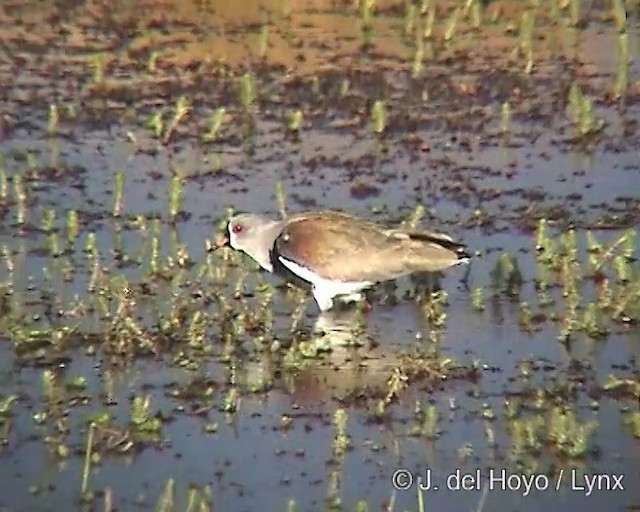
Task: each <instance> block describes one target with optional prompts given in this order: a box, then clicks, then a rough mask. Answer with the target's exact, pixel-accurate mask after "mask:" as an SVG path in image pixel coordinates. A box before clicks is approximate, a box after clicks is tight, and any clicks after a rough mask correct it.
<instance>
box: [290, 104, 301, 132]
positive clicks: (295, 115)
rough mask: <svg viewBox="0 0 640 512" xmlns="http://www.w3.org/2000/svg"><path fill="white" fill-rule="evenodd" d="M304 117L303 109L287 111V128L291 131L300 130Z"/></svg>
mask: <svg viewBox="0 0 640 512" xmlns="http://www.w3.org/2000/svg"><path fill="white" fill-rule="evenodd" d="M303 119H304V117H303V115H302V110H300V109H296V110H292V111H289V112H287V130H289V131H290V132H298V131H300V128H301V127H302V121H303Z"/></svg>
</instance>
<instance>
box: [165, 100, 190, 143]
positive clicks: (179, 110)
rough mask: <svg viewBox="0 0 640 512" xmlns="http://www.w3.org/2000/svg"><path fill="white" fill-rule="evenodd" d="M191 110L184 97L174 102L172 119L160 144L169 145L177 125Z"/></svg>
mask: <svg viewBox="0 0 640 512" xmlns="http://www.w3.org/2000/svg"><path fill="white" fill-rule="evenodd" d="M190 110H191V108H190V107H189V102H188V100H187V98H186V97H185V96H180V97H179V98H178V101H177V102H176V108H175V111H174V113H173V118H172V119H171V122H170V123H169V126H168V127H167V131H166V132H165V134H164V138H163V139H162V143H163V144H164V145H165V146H166V145H167V144H169V141H170V140H171V137H172V135H173V133H174V132H175V130H176V128H177V127H178V124H179V123H180V121H182V119H184V117H185V116H186V115H187V114H188V113H189V111H190Z"/></svg>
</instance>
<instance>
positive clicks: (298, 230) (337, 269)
mask: <svg viewBox="0 0 640 512" xmlns="http://www.w3.org/2000/svg"><path fill="white" fill-rule="evenodd" d="M399 233H400V232H393V231H387V230H385V229H383V228H381V227H380V226H378V225H377V224H374V223H372V222H367V221H364V220H361V219H357V218H355V217H351V216H349V215H346V214H342V213H338V212H319V213H309V214H303V215H299V216H295V217H292V218H290V219H289V221H288V223H287V226H286V228H285V229H284V230H283V232H282V234H281V235H280V236H279V237H278V239H277V240H276V244H275V248H276V252H277V254H278V255H280V256H282V257H284V258H286V259H289V260H291V261H294V262H295V263H297V264H299V265H302V266H303V267H306V268H308V269H310V270H312V271H313V272H315V273H316V274H318V275H319V276H321V277H324V278H327V279H336V280H341V281H371V282H377V281H386V280H388V279H394V278H396V277H399V276H401V275H405V274H410V273H412V272H416V271H420V270H427V271H432V270H442V269H444V268H447V267H450V266H451V265H453V264H454V263H456V262H457V260H458V256H457V255H456V253H455V252H453V251H451V250H450V249H447V248H446V247H444V246H443V245H442V244H441V242H439V241H437V240H435V239H428V240H425V239H423V240H420V239H418V238H417V237H415V238H414V237H412V236H409V235H407V234H402V235H399ZM445 236H446V235H445Z"/></svg>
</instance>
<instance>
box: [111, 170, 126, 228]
mask: <svg viewBox="0 0 640 512" xmlns="http://www.w3.org/2000/svg"><path fill="white" fill-rule="evenodd" d="M115 182H116V183H115V191H114V199H113V216H114V217H120V216H121V215H122V194H123V192H124V171H117V172H116V177H115Z"/></svg>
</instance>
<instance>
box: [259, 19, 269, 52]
mask: <svg viewBox="0 0 640 512" xmlns="http://www.w3.org/2000/svg"><path fill="white" fill-rule="evenodd" d="M268 48H269V26H268V25H262V27H261V28H260V35H259V36H258V55H260V58H261V59H264V58H265V56H266V55H267V50H268Z"/></svg>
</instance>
